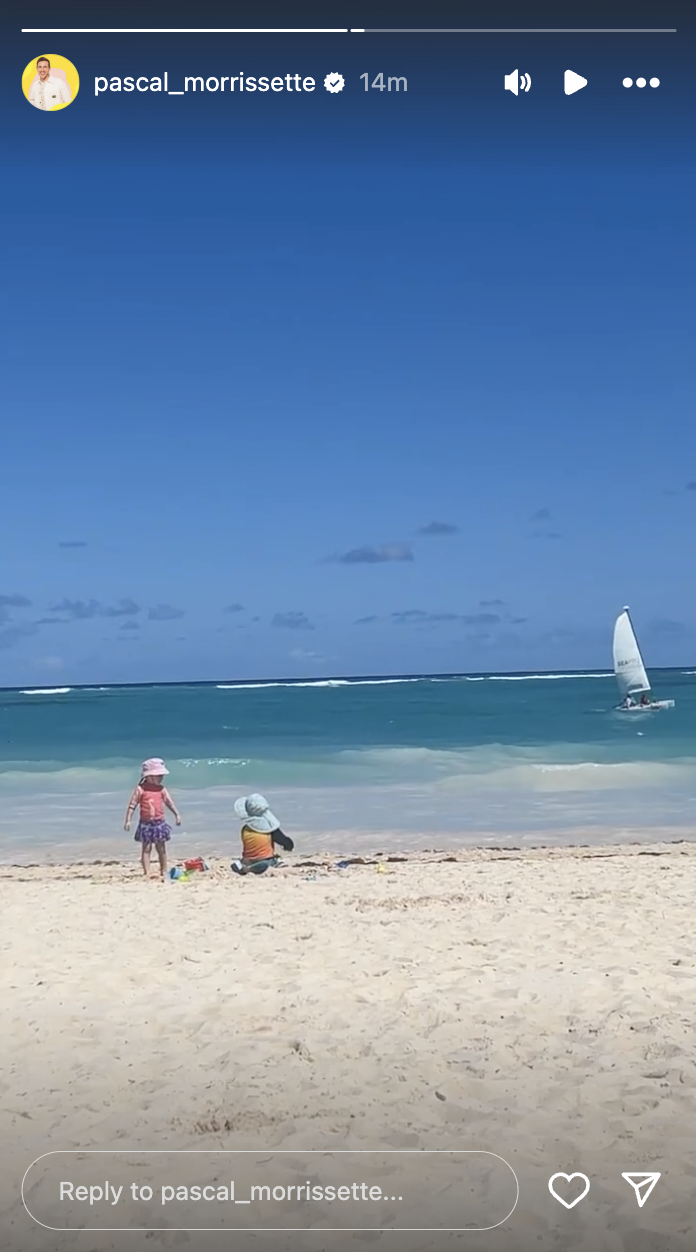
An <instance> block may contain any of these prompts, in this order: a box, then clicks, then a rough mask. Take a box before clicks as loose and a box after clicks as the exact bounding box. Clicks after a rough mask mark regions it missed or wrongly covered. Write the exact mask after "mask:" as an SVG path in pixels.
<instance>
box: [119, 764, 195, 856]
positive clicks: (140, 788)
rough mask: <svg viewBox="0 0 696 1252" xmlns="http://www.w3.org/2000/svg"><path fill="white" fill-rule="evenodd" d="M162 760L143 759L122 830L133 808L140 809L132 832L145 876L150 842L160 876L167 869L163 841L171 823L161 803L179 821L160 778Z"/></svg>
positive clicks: (177, 822) (163, 772) (164, 842)
mask: <svg viewBox="0 0 696 1252" xmlns="http://www.w3.org/2000/svg"><path fill="white" fill-rule="evenodd" d="M168 773H169V770H168V769H167V767H166V765H165V763H164V761H163V760H162V759H161V758H160V757H158V756H152V757H150V759H149V760H147V761H143V763H142V766H141V767H140V782H139V783H138V785H137V787H136V788H135V791H134V792H133V794H132V796H131V798H130V800H129V802H128V808H127V810H126V820H125V824H124V830H130V827H131V817H132V816H133V813H134V811H135V809H137V808H139V809H140V821H139V822H138V829H137V830H136V832H135V841H136V843H139V844H140V861H141V864H142V867H143V873H144V875H145V877H146V878H149V876H150V856H151V855H152V848H153V845H154V847H155V848H156V849H157V856H158V858H159V864H160V872H161V874H162V878H163V879H164V878H165V876H166V873H167V842H168V840H169V838H170V836H171V833H172V830H171V826H169V825H168V823H167V822H165V820H164V809H165V805H166V807H167V808H168V809H169V811H170V813H173V814H174V818H175V820H176V824H177V826H180V825H181V818H180V816H179V811H178V809H177V807H176V805H175V803H174V801H173V800H172V797H171V796H170V794H169V792H168V791H167V788H166V787H165V786H164V784H163V782H162V779H163V778H164V776H165V774H168Z"/></svg>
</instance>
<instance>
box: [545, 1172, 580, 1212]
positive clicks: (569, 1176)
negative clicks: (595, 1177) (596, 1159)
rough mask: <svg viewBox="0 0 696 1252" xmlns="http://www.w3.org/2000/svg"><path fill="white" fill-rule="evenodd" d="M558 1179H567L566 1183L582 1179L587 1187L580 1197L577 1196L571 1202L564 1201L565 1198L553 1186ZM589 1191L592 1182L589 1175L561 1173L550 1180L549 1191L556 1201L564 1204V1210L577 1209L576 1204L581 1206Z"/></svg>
mask: <svg viewBox="0 0 696 1252" xmlns="http://www.w3.org/2000/svg"><path fill="white" fill-rule="evenodd" d="M557 1178H565V1180H566V1182H572V1181H573V1179H574V1178H582V1180H583V1182H584V1184H585V1186H584V1188H583V1190H582V1191H581V1192H580V1195H577V1196H576V1197H575V1199H574V1200H570V1201H568V1200H564V1199H563V1196H562V1195H559V1194H558V1192H557V1191H556V1190H555V1188H554V1185H553V1184H554V1183H555V1181H556V1179H557ZM589 1189H590V1180H589V1178H588V1177H587V1174H562V1173H561V1174H554V1176H553V1178H549V1191H550V1192H551V1195H552V1196H553V1198H554V1200H558V1203H559V1204H562V1205H563V1206H564V1208H567V1209H572V1208H575V1205H576V1204H579V1203H580V1201H581V1200H584V1199H585V1196H586V1195H587V1193H588V1191H589Z"/></svg>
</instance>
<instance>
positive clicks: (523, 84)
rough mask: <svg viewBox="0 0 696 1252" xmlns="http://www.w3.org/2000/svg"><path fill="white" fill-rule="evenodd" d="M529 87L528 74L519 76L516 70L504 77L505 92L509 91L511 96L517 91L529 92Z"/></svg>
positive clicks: (529, 79) (530, 81)
mask: <svg viewBox="0 0 696 1252" xmlns="http://www.w3.org/2000/svg"><path fill="white" fill-rule="evenodd" d="M531 85H532V80H531V78H530V77H529V74H520V73H519V71H518V70H513V71H512V74H506V75H505V90H506V91H511V92H512V94H513V96H516V95H517V93H518V92H519V91H529V88H530V87H531Z"/></svg>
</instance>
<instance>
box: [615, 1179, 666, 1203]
mask: <svg viewBox="0 0 696 1252" xmlns="http://www.w3.org/2000/svg"><path fill="white" fill-rule="evenodd" d="M621 1177H622V1178H625V1179H626V1182H629V1183H630V1184H631V1186H632V1187H633V1190H634V1191H635V1193H636V1200H637V1201H638V1208H641V1209H642V1207H643V1205H644V1204H645V1201H646V1200H647V1198H648V1196H649V1195H650V1194H651V1193H652V1189H653V1187H654V1186H655V1183H656V1182H657V1180H658V1178H661V1177H662V1175H661V1174H649V1173H644V1174H622V1175H621Z"/></svg>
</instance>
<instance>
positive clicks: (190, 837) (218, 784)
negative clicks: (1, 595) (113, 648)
mask: <svg viewBox="0 0 696 1252" xmlns="http://www.w3.org/2000/svg"><path fill="white" fill-rule="evenodd" d="M652 680H653V689H654V692H655V694H656V695H658V696H659V697H662V698H670V699H674V700H676V707H675V708H674V709H671V710H667V711H662V712H652V713H641V714H622V713H619V712H617V711H616V710H615V709H614V705H615V704H616V702H617V694H616V687H615V683H614V679H613V675H611V674H610V673H608V672H605V673H603V672H593V673H578V674H543V673H542V674H488V675H449V676H440V677H432V676H430V677H429V676H424V677H405V678H383V679H380V678H369V679H367V678H366V679H325V680H316V681H314V680H307V681H306V682H270V681H269V682H256V683H219V684H178V685H162V686H138V687H91V688H87V687H75V688H54V689H26V690H24V691H15V690H12V691H8V690H5V691H0V857H1V858H2V859H3V860H4V861H27V860H32V859H49V860H53V861H56V860H61V859H63V858H70V859H74V858H75V857H91V856H121V855H124V854H127V855H130V854H133V853H134V849H133V846H132V843H130V839H132V836H131V837H129V836H128V835H126V834H125V833H124V832H123V830H122V824H123V813H124V810H125V807H126V803H127V801H128V797H129V795H130V791H131V789H132V787H133V786H134V785H135V783H137V781H138V777H139V772H138V767H139V764H140V762H141V761H142V760H143V759H144V758H145V757H148V756H154V755H157V756H162V757H164V758H165V760H166V761H167V764H168V766H169V769H170V771H171V777H170V779H169V780H168V781H169V785H170V788H171V790H172V791H173V792H175V793H176V797H177V802H178V804H179V807H180V809H181V812H182V816H183V819H184V821H183V826H182V829H181V830H180V831H176V832H175V837H176V847H177V848H178V849H179V850H181V851H187V852H188V850H189V849H191V850H196V851H205V850H207V851H208V852H210V853H211V854H216V853H219V852H222V853H226V852H228V851H234V852H235V853H236V851H237V842H238V827H237V824H236V822H235V819H234V815H233V813H232V803H233V800H234V798H235V797H236V796H237V795H241V794H244V793H247V792H249V791H252V790H253V791H261V792H263V793H264V794H265V795H266V796H267V797H268V799H269V801H270V802H271V803H272V805H273V808H274V810H275V811H276V813H277V814H278V816H279V818H280V820H281V822H282V824H283V826H284V827H285V828H286V829H287V830H288V831H290V832H291V833H293V835H295V836H296V837H297V841H298V848H299V850H301V851H308V852H309V851H315V850H329V851H330V850H336V851H341V852H350V851H355V852H365V851H370V850H373V851H376V850H383V849H385V848H386V849H396V848H403V849H413V848H435V847H447V846H452V845H457V844H458V845H463V844H480V845H482V846H483V845H491V844H494V845H500V846H506V847H510V846H523V845H525V844H530V843H534V844H557V843H573V842H583V843H592V842H598V843H599V842H606V841H607V840H610V841H614V842H615V841H621V840H634V839H637V840H642V839H644V840H648V839H651V838H655V837H656V834H658V835H659V836H660V837H663V838H669V839H680V838H691V837H692V832H693V830H694V815H695V814H696V669H694V670H663V671H654V672H653V674H652Z"/></svg>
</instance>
